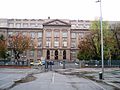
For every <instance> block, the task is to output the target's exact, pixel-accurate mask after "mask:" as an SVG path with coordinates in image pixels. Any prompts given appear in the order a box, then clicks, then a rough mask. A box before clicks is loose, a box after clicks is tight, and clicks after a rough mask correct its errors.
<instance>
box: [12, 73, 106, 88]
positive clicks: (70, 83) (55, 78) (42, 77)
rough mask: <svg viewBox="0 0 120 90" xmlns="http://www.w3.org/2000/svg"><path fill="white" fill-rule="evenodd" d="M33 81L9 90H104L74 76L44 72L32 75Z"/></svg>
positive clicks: (97, 85)
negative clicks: (34, 78)
mask: <svg viewBox="0 0 120 90" xmlns="http://www.w3.org/2000/svg"><path fill="white" fill-rule="evenodd" d="M34 76H35V77H37V79H36V80H35V81H32V82H28V83H22V84H19V85H17V86H15V87H13V88H12V89H11V90H83V89H84V90H105V89H104V88H103V87H102V86H100V85H99V84H97V83H95V82H93V81H91V80H88V79H85V78H82V77H81V78H79V77H76V76H69V75H61V74H58V73H55V72H45V73H41V74H36V75H34Z"/></svg>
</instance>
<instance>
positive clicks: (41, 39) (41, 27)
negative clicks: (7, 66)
mask: <svg viewBox="0 0 120 90" xmlns="http://www.w3.org/2000/svg"><path fill="white" fill-rule="evenodd" d="M90 25H91V22H90V21H88V20H68V19H50V18H48V19H0V34H3V35H4V36H5V37H6V39H7V41H8V48H10V46H9V40H10V38H11V36H12V35H14V34H18V33H22V34H23V35H29V36H30V40H31V43H30V46H32V45H33V44H36V46H35V47H34V49H31V50H27V51H26V52H24V53H23V54H22V56H21V60H40V59H41V58H45V59H46V60H57V61H59V60H63V59H66V60H68V61H71V60H75V59H76V57H77V51H78V44H79V40H80V39H83V37H84V36H85V35H86V34H89V32H90V31H89V27H90ZM8 53H9V54H10V55H11V59H14V57H13V56H14V55H13V51H11V50H9V51H8Z"/></svg>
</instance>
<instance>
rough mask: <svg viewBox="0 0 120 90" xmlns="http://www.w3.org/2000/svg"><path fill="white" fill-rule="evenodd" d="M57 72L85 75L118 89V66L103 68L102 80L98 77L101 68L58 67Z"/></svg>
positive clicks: (119, 71)
mask: <svg viewBox="0 0 120 90" xmlns="http://www.w3.org/2000/svg"><path fill="white" fill-rule="evenodd" d="M57 72H60V73H62V74H68V75H78V76H85V77H86V78H88V79H91V80H94V81H97V82H104V83H106V84H108V85H112V86H114V87H117V88H119V89H120V68H105V69H104V80H100V79H99V72H101V68H81V69H59V70H57Z"/></svg>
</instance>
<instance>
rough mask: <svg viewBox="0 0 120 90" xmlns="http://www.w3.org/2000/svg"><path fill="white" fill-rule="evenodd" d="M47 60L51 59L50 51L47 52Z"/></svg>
mask: <svg viewBox="0 0 120 90" xmlns="http://www.w3.org/2000/svg"><path fill="white" fill-rule="evenodd" d="M47 59H50V50H47Z"/></svg>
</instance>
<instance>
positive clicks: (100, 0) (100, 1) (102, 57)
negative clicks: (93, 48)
mask: <svg viewBox="0 0 120 90" xmlns="http://www.w3.org/2000/svg"><path fill="white" fill-rule="evenodd" d="M96 2H99V3H100V32H101V59H102V79H104V77H103V76H104V75H103V74H104V56H103V30H102V0H98V1H96Z"/></svg>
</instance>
